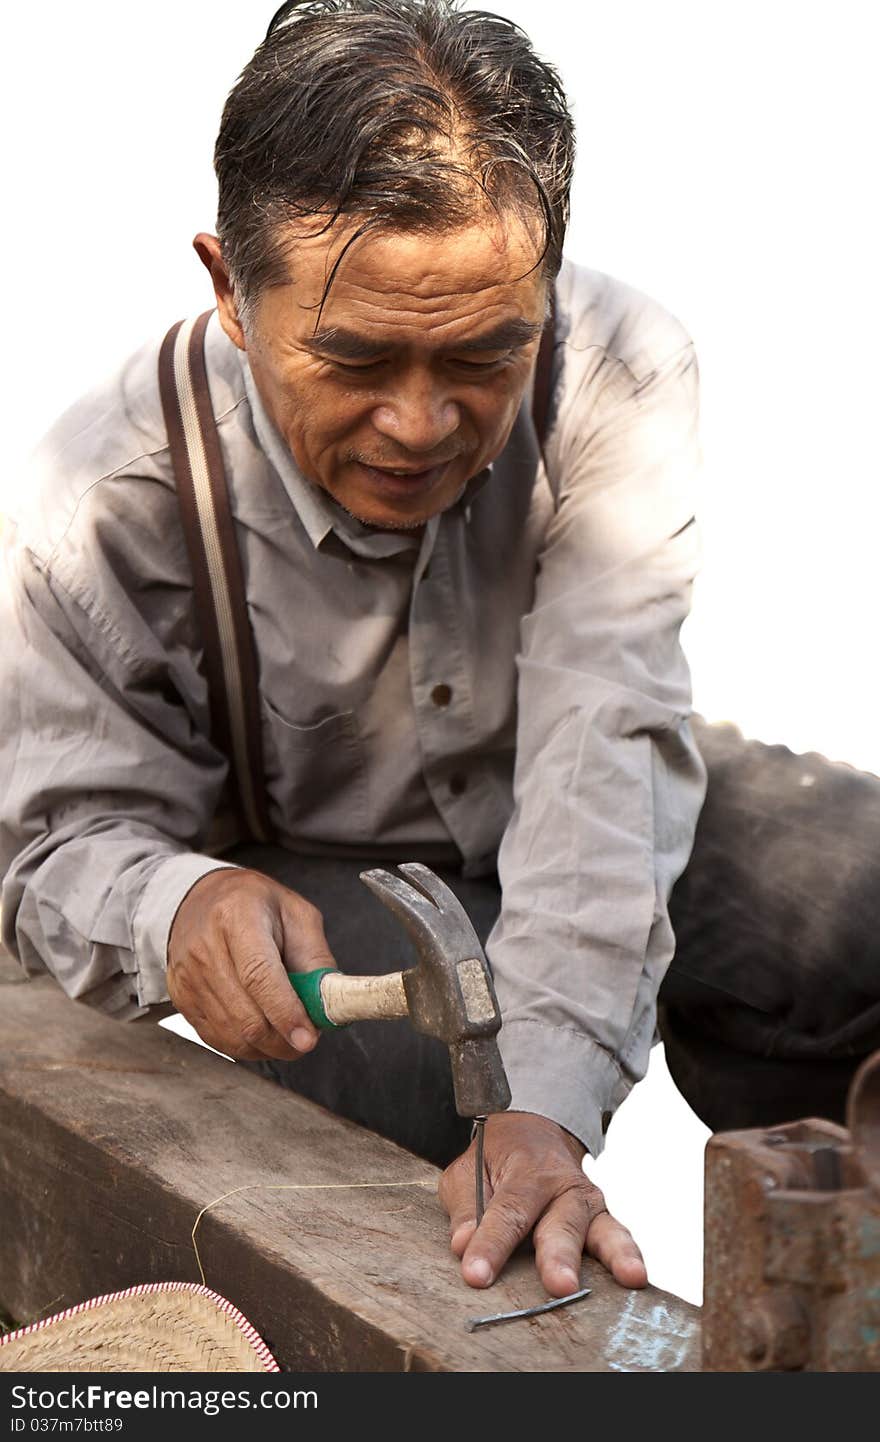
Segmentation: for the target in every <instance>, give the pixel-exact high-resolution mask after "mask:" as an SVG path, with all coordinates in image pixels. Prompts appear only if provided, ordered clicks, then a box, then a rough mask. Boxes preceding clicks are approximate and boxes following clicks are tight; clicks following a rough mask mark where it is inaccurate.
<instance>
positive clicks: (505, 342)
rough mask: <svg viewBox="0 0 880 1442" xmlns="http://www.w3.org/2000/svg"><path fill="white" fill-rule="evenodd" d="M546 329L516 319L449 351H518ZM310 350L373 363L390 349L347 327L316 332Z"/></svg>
mask: <svg viewBox="0 0 880 1442" xmlns="http://www.w3.org/2000/svg"><path fill="white" fill-rule="evenodd" d="M542 330H543V325H542V323H541V322H540V321H528V320H524V319H523V318H522V317H520V316H515V317H513V318H512V319H511V320H503V321H501V322H500V324H499V325H496V326H493V327H492V329H491V330H487V331H483V333H482V334H481V335H475V336H470V337H469V338H468V339H467V340H461V341H458V342H456V344H455V345H451V346H449V347H448V349H449V350H450V351H454V352H455V354H456V355H460V354H461V353H462V352H465V353H468V354H469V353H470V352H472V351H505V350H517V349H518V348H519V347H520V346H524V345H528V344H529V342H530V341H533V340H535V338H536V337H537V336H539V335H540V334H541V331H542ZM307 345H308V348H309V350H311V351H318V352H320V353H321V354H323V355H331V356H336V357H338V359H339V360H352V361H355V360H369V359H370V358H371V357H373V356H377V355H383V354H384V353H385V351H386V350H388V349H389V347H387V346H383V345H382V343H381V341H380V340H377V339H375V338H373V337H370V336H364V335H358V333H357V332H356V331H351V330H345V328H344V327H343V326H336V325H332V326H326V327H325V328H324V329H323V330H317V331H315V333H314V335H313V336H310V338H309V340H308V341H307Z"/></svg>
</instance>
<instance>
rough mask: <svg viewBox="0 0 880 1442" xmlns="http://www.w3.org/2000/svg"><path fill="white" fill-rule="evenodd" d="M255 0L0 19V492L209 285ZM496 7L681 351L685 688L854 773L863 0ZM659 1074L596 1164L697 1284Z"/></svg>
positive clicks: (677, 1124) (864, 436) (684, 1281)
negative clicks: (692, 409)
mask: <svg viewBox="0 0 880 1442" xmlns="http://www.w3.org/2000/svg"><path fill="white" fill-rule="evenodd" d="M273 8H274V6H273V0H269V3H267V4H266V5H263V4H255V3H253V0H250V3H245V0H235V3H232V0H212V4H211V5H210V6H206V5H203V4H195V3H192V0H177V3H173V4H172V3H170V0H153V3H151V4H150V5H149V6H127V5H120V4H118V3H107V0H79V3H78V4H76V5H71V4H68V3H66V0H65V3H55V0H49V3H44V4H42V5H40V6H39V7H15V8H14V9H13V10H12V12H11V14H10V16H8V17H7V18H6V20H5V21H4V41H5V46H4V49H5V55H6V64H5V66H4V72H5V73H4V87H3V96H2V110H3V134H4V137H5V141H6V143H5V145H4V175H3V190H4V216H5V224H4V233H3V248H4V256H3V271H2V280H3V291H2V297H3V318H4V332H5V334H4V341H5V344H4V360H5V369H6V377H5V386H4V393H5V395H6V397H7V405H6V408H5V413H4V430H5V434H6V455H7V464H8V470H7V471H6V473H5V474H4V475H3V476H2V477H0V509H2V507H3V506H4V505H5V504H8V503H9V501H10V500H11V499H12V498H13V497H14V495H15V491H16V485H17V475H18V471H19V464H18V463H19V461H20V459H21V457H22V456H23V455H24V454H25V453H26V452H27V451H28V450H29V449H30V447H31V446H32V444H33V443H34V441H35V440H36V439H37V438H38V437H39V435H40V434H41V432H42V431H43V430H44V429H45V428H46V426H47V425H48V424H49V423H50V422H51V420H52V419H53V418H54V416H55V415H56V414H57V413H58V412H59V410H61V409H62V408H63V407H64V406H65V405H66V404H67V403H69V402H70V401H72V400H73V399H74V398H75V397H76V396H77V395H78V394H79V393H80V392H81V391H82V390H84V389H85V388H86V387H87V386H88V385H89V384H91V383H92V382H93V381H94V380H96V379H98V378H100V377H102V376H103V375H104V374H106V373H108V372H109V371H111V370H112V369H113V368H114V366H115V364H116V363H117V361H119V360H121V359H122V358H123V357H124V356H125V355H126V354H127V353H128V352H129V351H130V350H132V349H134V348H135V347H136V346H137V345H139V344H140V343H141V342H142V341H143V340H144V339H146V338H148V337H149V336H152V335H158V334H160V333H162V332H164V330H165V329H166V328H167V326H168V325H169V324H170V323H171V322H172V321H173V320H175V319H177V318H178V317H179V316H181V315H184V314H191V313H193V312H195V311H197V310H200V309H203V308H205V307H206V306H207V305H209V304H210V303H211V294H210V290H209V285H208V278H207V275H206V273H205V272H204V271H203V270H202V268H201V265H200V264H199V262H198V261H197V259H196V257H195V255H194V253H193V252H192V250H191V249H190V240H191V238H192V236H193V235H194V233H195V232H196V231H197V230H200V229H211V228H212V226H213V218H214V211H215V190H214V181H213V173H212V169H211V153H212V148H213V141H214V137H215V134H216V129H217V122H218V119H219V114H220V110H221V108H222V104H223V100H224V98H225V95H226V93H227V91H228V90H229V88H230V86H231V84H232V83H233V82H234V80H235V78H236V75H237V73H238V71H239V69H240V68H241V66H242V65H243V64H244V63H245V61H246V59H247V58H248V57H249V55H250V53H251V52H252V50H253V49H254V47H255V45H256V44H257V43H258V42H259V40H260V39H261V36H262V32H263V30H264V29H265V25H266V24H267V22H268V20H269V18H270V16H271V13H272V10H273ZM497 8H498V9H500V10H501V11H502V12H503V13H505V14H507V15H509V16H510V17H511V18H513V19H516V20H518V21H520V22H521V23H522V24H523V25H524V26H525V27H526V28H527V29H528V30H529V32H530V34H531V35H532V38H533V39H534V41H535V43H536V45H537V46H538V48H539V50H541V51H542V53H543V54H545V55H546V56H547V57H548V58H550V59H551V60H553V61H554V62H555V63H556V64H557V65H558V66H559V67H560V69H561V71H562V74H563V78H564V80H565V82H566V85H567V87H568V91H569V94H570V96H571V98H572V101H573V105H574V109H575V115H576V119H577V123H578V128H579V138H580V150H579V169H578V178H577V184H576V190H575V197H574V217H573V224H572V230H571V238H570V242H569V247H568V249H569V253H570V254H571V255H572V256H573V257H574V258H576V259H578V260H581V261H584V262H585V263H587V264H589V265H592V266H595V267H597V268H599V269H603V270H607V271H610V272H611V273H613V274H615V275H618V276H620V277H622V278H623V279H625V280H627V281H629V282H630V283H631V284H634V285H636V286H638V287H640V288H641V289H643V290H646V291H648V292H649V293H651V294H652V295H654V296H655V297H656V298H657V299H659V300H661V301H662V302H663V303H664V304H666V305H667V306H668V307H669V308H670V309H671V310H673V311H674V312H675V313H676V314H677V315H678V316H679V318H680V319H681V320H682V321H683V322H684V324H685V325H686V326H687V327H688V329H689V330H690V332H691V334H692V335H693V337H694V339H695V341H696V344H697V348H698V352H699V355H700V361H701V371H702V377H703V444H704V452H705V459H706V477H705V488H704V495H703V499H702V506H701V519H702V524H703V531H704V538H705V567H704V573H703V577H702V580H701V582H700V585H699V588H698V595H697V601H696V606H695V611H694V616H693V618H692V620H691V621H690V622H689V623H688V627H687V634H686V640H687V645H688V650H689V654H690V657H691V661H692V666H693V671H694V684H695V699H696V704H697V707H698V708H699V709H700V710H702V712H703V713H704V714H705V715H706V716H708V717H709V718H710V719H712V720H720V719H731V720H735V721H736V722H737V723H738V724H739V725H740V726H741V727H742V729H743V730H744V731H745V733H746V734H747V735H749V736H753V737H758V738H760V739H763V740H767V741H784V742H786V743H787V744H788V745H790V746H791V747H792V748H793V749H794V750H808V749H817V750H820V751H823V752H824V753H825V754H827V755H830V756H831V757H833V758H835V759H841V760H846V761H849V762H851V763H852V764H854V765H857V766H860V767H863V768H865V769H871V770H875V771H880V731H878V724H877V713H878V699H880V696H878V690H880V688H878V682H877V671H876V663H875V655H876V650H877V643H876V637H875V621H876V617H877V614H878V605H877V600H878V583H877V570H878V568H877V560H876V553H877V535H878V520H880V500H878V495H880V487H878V452H880V442H878V436H877V416H878V404H877V399H876V390H877V382H878V364H877V337H878V333H880V326H878V322H880V283H878V279H877V257H878V255H880V234H878V229H880V227H878V220H877V202H876V195H877V150H876V145H877V136H878V133H880V114H878V108H880V107H878V102H877V91H878V86H877V80H876V55H877V49H876V36H875V34H874V30H875V17H876V16H877V14H878V11H877V8H876V6H875V5H874V4H872V3H869V0H861V3H860V0H836V3H835V4H834V5H833V6H832V5H831V4H830V3H810V0H737V3H735V4H734V3H732V0H727V3H719V0H712V3H706V0H663V3H652V0H614V3H613V4H608V3H602V4H598V3H594V0H586V3H580V4H575V3H569V0H541V3H540V4H538V3H534V0H515V3H514V0H507V3H505V0H498V5H497ZM340 960H341V961H342V962H343V964H344V958H341V959H340ZM669 1088H670V1084H669V1083H668V1082H667V1081H666V1080H665V1078H664V1073H663V1069H662V1053H661V1052H660V1051H655V1053H654V1062H653V1063H652V1070H651V1073H650V1074H649V1079H648V1081H647V1082H645V1083H644V1084H642V1086H640V1087H638V1088H637V1089H636V1092H635V1093H634V1095H633V1097H632V1098H631V1099H630V1101H629V1102H627V1104H626V1105H625V1107H624V1108H623V1109H622V1110H621V1112H620V1113H619V1114H618V1117H617V1118H616V1119H615V1122H614V1123H613V1125H612V1128H611V1131H610V1134H609V1145H608V1149H607V1151H606V1154H605V1156H604V1157H603V1159H602V1160H601V1162H600V1163H599V1164H598V1169H599V1175H600V1177H601V1178H602V1182H603V1185H604V1186H605V1187H606V1191H607V1193H608V1195H609V1197H610V1198H611V1200H612V1203H613V1206H614V1208H615V1209H616V1211H617V1213H618V1214H619V1215H620V1216H621V1217H623V1218H624V1219H625V1220H626V1221H627V1222H628V1224H629V1225H630V1226H631V1227H632V1229H633V1231H634V1232H635V1233H636V1235H637V1236H638V1238H639V1240H640V1241H641V1242H642V1244H643V1246H644V1248H645V1251H646V1255H647V1258H648V1263H649V1271H650V1274H651V1278H652V1280H654V1281H656V1282H657V1283H658V1284H659V1285H661V1286H664V1287H667V1288H669V1289H670V1290H674V1291H678V1292H680V1293H681V1294H682V1295H684V1296H687V1297H689V1298H691V1299H694V1300H698V1299H699V1295H700V1224H701V1150H702V1146H703V1143H704V1141H705V1137H706V1131H705V1128H702V1127H701V1126H700V1125H699V1124H698V1123H697V1122H696V1120H695V1119H694V1118H693V1116H692V1114H691V1113H690V1112H689V1111H688V1110H687V1108H686V1107H684V1104H683V1103H681V1102H680V1100H678V1099H677V1094H675V1093H672V1092H671V1091H670V1090H669Z"/></svg>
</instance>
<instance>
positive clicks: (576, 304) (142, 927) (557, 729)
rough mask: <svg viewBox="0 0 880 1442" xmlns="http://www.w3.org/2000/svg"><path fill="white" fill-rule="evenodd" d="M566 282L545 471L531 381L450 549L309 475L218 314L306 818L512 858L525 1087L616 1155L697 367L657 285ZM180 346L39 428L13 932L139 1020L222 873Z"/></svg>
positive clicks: (640, 1055)
mask: <svg viewBox="0 0 880 1442" xmlns="http://www.w3.org/2000/svg"><path fill="white" fill-rule="evenodd" d="M557 302H558V318H557V338H558V345H557V348H556V353H555V365H554V395H553V404H552V407H551V415H550V421H549V428H548V434H547V438H546V445H545V456H546V463H547V469H546V473H545V469H544V466H543V465H542V464H541V463H540V461H539V456H538V448H537V444H536V440H535V435H534V431H533V427H532V422H531V417H530V412H529V405H528V398H527V400H526V401H525V402H524V404H523V407H522V409H521V411H520V414H519V416H518V418H517V421H516V423H515V426H514V429H513V432H512V434H511V437H510V439H509V441H508V443H507V445H506V447H505V448H504V450H503V451H502V453H501V454H500V455H499V456H498V458H497V459H496V461H495V462H494V464H493V466H492V468H491V474H490V476H489V477H488V479H487V480H486V481H485V483H484V484H482V485H481V486H479V487H478V488H476V487H475V488H473V489H471V490H470V491H469V492H468V493H466V495H465V497H464V499H463V501H462V502H461V503H459V504H458V505H456V506H454V507H452V508H451V509H450V510H449V511H447V512H445V513H444V514H443V515H441V516H439V517H435V518H434V519H432V520H431V521H430V522H429V523H428V525H427V526H426V527H425V529H424V533H423V535H422V536H421V537H420V538H416V537H414V536H411V535H407V534H405V533H389V532H379V531H375V530H373V529H371V528H369V527H366V526H363V525H361V524H360V523H358V522H357V521H355V520H353V519H352V518H351V517H349V516H348V515H346V514H345V512H343V511H342V510H340V509H339V508H338V507H337V506H336V504H335V503H334V502H333V501H332V500H331V499H330V498H329V497H328V496H327V495H326V494H325V493H324V492H322V491H321V490H320V489H318V488H317V487H315V486H313V485H311V484H310V483H309V482H308V481H307V480H305V479H304V478H303V477H302V476H301V475H300V474H299V472H298V471H297V468H296V466H295V464H294V462H293V459H292V457H291V455H290V454H289V452H288V451H287V449H286V447H285V446H284V444H283V442H282V440H281V438H280V436H279V435H278V434H277V432H276V431H275V429H274V427H273V425H272V423H271V421H270V420H269V418H268V416H267V415H266V413H265V411H264V410H263V407H262V405H261V403H260V400H259V396H258V395H257V393H256V390H255V388H254V385H253V382H252V379H251V376H250V372H249V369H248V366H247V361H246V358H245V357H244V356H243V355H242V353H241V352H239V351H238V350H237V349H236V348H235V347H234V346H233V345H232V344H231V343H230V342H229V341H228V340H227V339H226V337H225V336H224V334H223V332H222V330H221V329H220V326H219V323H218V322H217V319H216V317H214V318H213V319H212V321H211V324H210V325H209V328H208V341H207V363H208V372H209V381H210V387H211V397H212V402H213V405H214V410H215V414H216V416H217V420H218V429H219V435H220V443H221V448H222V452H223V457H224V462H225V466H226V472H227V478H228V482H229V489H230V496H231V507H232V513H233V517H234V523H235V527H236V534H237V539H238V543H239V548H240V552H241V556H242V564H243V571H244V581H245V590H246V596H247V605H248V610H249V614H250V619H251V622H252V625H253V629H254V633H255V637H256V643H257V650H258V654H259V669H260V707H261V719H262V736H263V746H264V754H265V763H266V784H267V791H268V799H269V812H270V817H271V820H272V824H273V826H274V827H275V830H276V836H277V840H278V842H279V843H280V845H281V846H282V847H284V848H285V849H287V850H289V851H291V852H293V853H298V852H299V853H303V854H328V855H339V856H346V855H347V856H353V855H357V856H361V857H365V858H368V857H377V858H379V857H385V858H388V859H390V860H392V861H393V860H408V859H418V860H424V861H427V862H429V863H431V862H434V863H436V864H438V865H445V866H450V865H451V866H459V867H461V868H462V870H463V873H464V875H465V876H466V877H480V876H490V875H492V874H493V873H494V871H495V868H496V865H497V869H498V874H499V877H500V881H501V886H502V898H503V900H502V907H501V913H500V915H499V918H498V921H497V923H496V925H495V927H494V928H493V930H492V933H491V935H490V937H489V939H488V945H487V953H488V956H489V959H490V961H491V964H492V966H493V969H494V973H495V977H496V984H497V988H498V994H499V998H500V1000H501V1004H502V1009H503V1014H504V1026H503V1029H502V1033H501V1045H502V1054H503V1057H504V1061H505V1065H506V1067H507V1071H508V1075H509V1078H510V1081H511V1087H512V1092H513V1105H514V1107H517V1108H520V1109H523V1110H529V1111H536V1112H539V1113H541V1114H543V1115H545V1116H548V1117H551V1118H552V1119H554V1120H555V1121H557V1122H559V1123H560V1124H561V1125H563V1126H565V1127H567V1128H568V1129H569V1130H570V1131H572V1132H573V1133H574V1134H576V1135H578V1136H580V1137H581V1138H582V1139H583V1141H584V1142H585V1144H586V1145H587V1146H588V1147H589V1148H590V1150H591V1151H592V1152H593V1153H594V1154H595V1153H597V1152H598V1151H599V1150H601V1146H602V1126H601V1118H602V1115H603V1113H605V1114H608V1113H610V1112H612V1111H613V1110H614V1109H615V1107H616V1106H617V1105H618V1104H619V1103H620V1101H622V1099H623V1098H624V1096H625V1095H626V1093H627V1092H628V1090H629V1088H630V1087H631V1086H632V1084H633V1083H634V1082H635V1081H636V1080H638V1079H639V1077H640V1076H642V1075H643V1074H644V1071H645V1068H646V1066H647V1059H648V1054H649V1050H650V1045H651V1040H652V1037H653V1034H654V1025H655V1016H656V994H657V989H658V987H659V984H660V981H661V978H662V976H663V974H664V971H665V969H666V967H667V965H668V963H669V959H670V957H671V955H672V950H673V936H672V930H671V927H670V923H669V916H668V898H669V892H670V889H671V887H672V885H673V883H674V881H675V879H676V877H677V876H678V875H679V874H680V873H681V871H682V870H683V868H684V865H685V863H686V861H687V857H688V853H689V850H690V847H691V844H692V840H693V834H694V827H695V824H696V819H697V815H698V812H699V809H700V805H701V802H702V798H703V791H704V769H703V765H702V762H701V760H700V757H699V755H698V752H697V749H696V747H695V745H694V742H693V738H692V736H691V733H690V728H689V722H688V717H689V712H690V683H689V675H688V670H687V666H686V663H685V660H684V657H683V655H682V652H681V649H680V645H679V628H680V626H681V623H682V621H683V619H684V617H685V616H686V614H687V611H688V607H689V602H690V594H691V583H692V579H693V575H694V571H695V567H696V562H697V536H696V527H695V526H694V524H693V523H692V521H693V515H694V509H695V505H694V485H695V478H696V475H697V471H698V466H699V443H698V437H697V412H698V400H697V395H698V384H697V365H696V360H695V357H694V352H693V347H692V345H691V342H690V340H689V338H688V336H687V335H686V334H685V332H684V331H683V330H682V328H681V326H680V325H679V324H678V322H677V321H675V320H674V319H673V318H672V317H671V316H669V315H668V314H667V312H665V311H664V310H663V309H662V308H661V307H660V306H658V305H657V304H656V303H654V302H653V301H651V300H649V299H648V298H646V297H645V296H642V295H640V294H638V293H637V292H635V291H633V290H631V289H629V288H628V287H625V286H623V285H621V284H620V283H619V282H617V281H614V280H612V279H611V278H609V277H607V276H603V275H600V274H598V273H596V272H592V271H588V270H585V269H582V268H579V267H576V266H574V265H571V264H566V265H565V266H564V268H563V271H562V273H561V276H560V278H559V282H558V287H557ZM158 346H159V341H158V340H157V341H156V342H153V343H151V344H149V345H147V346H146V347H144V348H143V349H142V350H141V351H139V352H138V354H137V355H135V356H134V357H133V358H132V359H131V360H130V361H129V362H128V363H127V364H126V365H125V366H124V367H123V369H122V370H121V372H120V374H119V375H117V376H116V377H114V378H113V379H112V380H111V381H109V382H108V383H107V384H106V385H105V386H103V387H100V388H98V389H97V390H96V391H95V392H93V393H91V394H90V395H88V396H86V397H85V398H84V399H83V400H82V401H80V402H78V403H77V404H76V405H75V406H74V407H73V408H72V409H71V410H70V411H69V412H68V413H67V414H66V415H65V416H64V417H62V418H61V420H60V421H59V422H58V423H57V425H56V426H55V427H54V429H53V430H52V432H51V433H50V435H49V436H48V437H47V439H46V441H45V442H44V444H43V445H42V447H41V448H40V450H39V452H38V455H37V457H36V462H35V470H34V474H33V475H32V476H31V477H29V478H28V479H27V480H26V482H25V483H24V484H23V486H22V490H21V494H22V497H23V504H22V505H21V506H20V507H19V510H18V514H17V517H16V524H15V525H14V526H12V527H10V528H9V537H8V547H7V558H8V566H9V570H8V576H9V579H8V583H7V586H6V588H5V593H4V597H3V606H4V617H3V635H4V648H3V659H2V667H3V676H2V681H3V684H2V687H0V707H2V713H3V714H2V738H3V740H2V746H3V750H2V756H0V782H2V784H0V797H2V800H0V805H2V814H0V869H2V871H3V873H4V875H5V880H4V885H3V894H2V897H3V936H4V940H5V943H6V945H7V946H8V947H9V948H10V950H12V951H13V953H14V954H15V955H17V956H19V957H20V959H21V961H22V963H23V965H24V966H25V967H26V968H27V969H28V971H30V972H36V971H39V970H42V969H43V968H48V969H49V970H50V971H51V972H53V974H54V975H55V976H56V977H57V978H58V980H59V982H60V983H61V984H62V985H63V986H64V988H65V989H66V990H67V991H68V993H69V994H70V995H72V996H77V997H80V998H82V999H84V1000H86V1001H89V1000H92V1001H96V1002H97V1003H98V1004H100V1005H102V1006H104V1007H106V1008H107V1009H109V1010H113V1011H114V1012H115V1013H116V1014H122V1015H124V1014H126V1013H128V1014H137V1013H138V1012H140V1011H142V1009H143V1008H145V1007H147V1006H150V1005H152V1004H154V1003H158V1002H161V1001H162V1000H164V999H165V997H166V989H165V978H164V969H165V960H166V950H167V940H168V934H169V930H170V927H171V924H172V921H173V918H174V915H175V912H176V910H177V908H178V906H179V905H180V902H181V901H182V899H183V897H184V896H185V895H186V893H187V891H188V890H189V888H190V887H191V886H192V885H193V884H194V883H195V881H197V880H198V879H199V878H200V877H201V876H202V875H204V874H206V873H207V872H208V871H209V870H210V869H212V868H213V867H216V866H218V865H224V864H228V862H225V861H224V860H223V858H222V857H218V856H216V855H214V854H212V853H213V851H214V850H215V849H216V842H217V836H218V834H219V833H218V831H217V829H216V827H217V819H218V816H219V815H220V814H221V813H222V810H223V792H224V783H225V781H226V777H227V766H226V761H225V758H224V757H223V756H222V755H221V754H220V753H219V751H218V750H217V748H216V747H215V746H214V745H213V744H212V742H211V739H210V728H209V707H208V695H207V690H206V684H205V679H204V675H203V672H202V669H201V652H200V642H199V637H198V634H197V629H196V625H195V619H194V614H193V606H192V583H191V577H190V573H189V567H188V563H187V558H186V550H185V545H184V540H183V536H182V533H181V529H180V523H179V518H178V514H177V501H176V496H175V492H174V483H173V476H172V470H171V464H170V458H169V452H168V447H167V438H166V435H165V430H164V425H163V421H162V415H161V407H160V402H159V394H158V382H157V374H156V367H157V356H158Z"/></svg>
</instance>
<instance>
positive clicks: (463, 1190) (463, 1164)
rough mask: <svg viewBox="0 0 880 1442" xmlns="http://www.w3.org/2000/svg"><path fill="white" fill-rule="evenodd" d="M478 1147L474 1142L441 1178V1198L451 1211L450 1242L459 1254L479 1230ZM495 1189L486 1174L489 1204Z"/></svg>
mask: <svg viewBox="0 0 880 1442" xmlns="http://www.w3.org/2000/svg"><path fill="white" fill-rule="evenodd" d="M475 1165H476V1147H475V1146H474V1144H471V1147H470V1148H469V1150H468V1151H466V1152H465V1153H464V1155H463V1156H460V1157H458V1158H457V1159H456V1160H455V1161H454V1162H453V1163H452V1165H451V1166H449V1167H447V1168H446V1171H445V1172H444V1173H443V1176H442V1177H441V1178H440V1200H441V1202H442V1203H443V1206H444V1207H445V1208H446V1210H447V1212H448V1213H449V1232H450V1245H451V1247H452V1250H453V1252H454V1253H455V1255H456V1256H457V1257H462V1256H463V1255H464V1252H465V1249H466V1248H467V1245H468V1243H469V1242H470V1239H471V1237H472V1236H473V1234H474V1232H475V1231H476V1230H477V1194H476V1179H475ZM493 1195H494V1193H493V1189H492V1184H491V1182H490V1181H489V1179H488V1178H487V1177H484V1178H483V1203H484V1206H488V1204H489V1202H490V1201H491V1200H492V1197H493Z"/></svg>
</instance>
